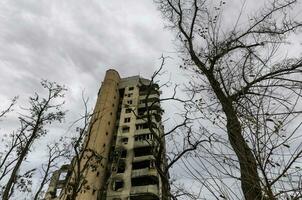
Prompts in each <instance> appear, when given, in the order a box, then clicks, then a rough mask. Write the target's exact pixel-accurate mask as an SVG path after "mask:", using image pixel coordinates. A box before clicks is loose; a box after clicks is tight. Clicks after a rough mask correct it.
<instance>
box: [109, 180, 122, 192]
mask: <svg viewBox="0 0 302 200" xmlns="http://www.w3.org/2000/svg"><path fill="white" fill-rule="evenodd" d="M123 187H124V181H123V180H121V179H117V180H114V181H113V185H112V189H113V190H114V191H119V190H121V189H122V188H123Z"/></svg>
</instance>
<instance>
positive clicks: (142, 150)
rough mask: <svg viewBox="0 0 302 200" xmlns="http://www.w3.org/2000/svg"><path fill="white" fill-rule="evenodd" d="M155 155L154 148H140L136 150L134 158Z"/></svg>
mask: <svg viewBox="0 0 302 200" xmlns="http://www.w3.org/2000/svg"><path fill="white" fill-rule="evenodd" d="M148 155H153V149H152V147H150V146H148V147H138V148H135V149H134V157H141V156H148Z"/></svg>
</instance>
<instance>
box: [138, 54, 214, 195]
mask: <svg viewBox="0 0 302 200" xmlns="http://www.w3.org/2000/svg"><path fill="white" fill-rule="evenodd" d="M166 59H167V58H166V57H163V56H162V57H161V65H160V67H159V69H158V70H157V71H155V72H154V74H153V75H152V77H151V79H150V81H149V82H148V83H146V82H143V81H140V90H141V91H142V95H144V96H143V98H144V100H143V102H144V104H145V106H144V108H145V109H144V110H143V111H144V112H140V111H138V113H136V112H135V111H133V113H134V114H135V115H136V117H137V118H138V119H141V120H143V121H144V122H145V123H146V124H147V126H148V128H149V130H150V132H151V137H152V138H153V139H152V140H148V138H146V139H145V141H146V142H149V143H150V142H151V143H150V146H151V147H153V148H152V150H153V155H154V157H155V162H154V167H155V168H156V170H157V172H158V173H159V175H160V178H161V181H162V191H163V196H162V197H161V199H163V200H167V199H171V198H172V199H177V198H178V197H180V196H186V197H191V198H192V197H194V195H192V194H190V193H188V192H187V191H185V190H184V188H180V187H177V186H176V185H174V184H173V181H171V180H170V175H169V170H170V169H171V168H172V167H173V166H175V165H176V163H177V162H179V161H180V159H181V158H183V157H185V156H186V155H187V154H189V153H190V152H192V151H195V150H196V149H197V147H198V146H199V145H200V144H201V143H207V142H210V137H207V136H206V137H203V135H199V134H196V133H195V132H194V131H193V130H192V129H191V124H192V122H193V121H194V120H195V119H194V117H192V116H190V110H188V109H186V106H188V105H189V104H190V102H191V101H192V99H193V98H194V94H192V95H191V96H190V97H189V98H180V97H178V95H177V91H178V90H177V89H178V85H175V86H174V89H173V93H172V95H171V96H168V97H164V98H159V93H160V90H161V89H163V88H165V87H167V88H171V84H172V83H171V81H170V80H168V81H166V82H164V83H161V82H160V81H159V80H158V79H160V77H161V76H162V75H163V73H164V72H163V66H164V65H165V60H166ZM160 103H169V104H179V106H181V107H184V111H183V112H181V113H177V114H178V115H179V116H180V118H181V120H180V121H179V120H178V122H175V123H173V125H172V124H171V121H172V120H174V119H173V118H171V119H170V120H169V119H166V120H164V122H162V115H163V113H164V110H163V109H162V108H161V106H160ZM169 123H170V125H169V130H165V129H164V125H165V124H169ZM196 136H197V137H196ZM166 140H169V141H170V143H171V141H174V142H175V143H177V145H176V146H174V147H175V148H169V149H168V150H167V148H166V142H165V141H166ZM172 143H173V142H172ZM173 145H174V144H173ZM171 186H172V189H171Z"/></svg>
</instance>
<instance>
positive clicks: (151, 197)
mask: <svg viewBox="0 0 302 200" xmlns="http://www.w3.org/2000/svg"><path fill="white" fill-rule="evenodd" d="M158 196H159V194H158V187H157V185H146V186H134V187H131V192H130V200H142V199H144V200H159V197H158Z"/></svg>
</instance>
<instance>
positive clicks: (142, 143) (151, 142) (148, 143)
mask: <svg viewBox="0 0 302 200" xmlns="http://www.w3.org/2000/svg"><path fill="white" fill-rule="evenodd" d="M154 145H155V140H153V139H148V140H142V141H134V148H138V147H147V146H154Z"/></svg>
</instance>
